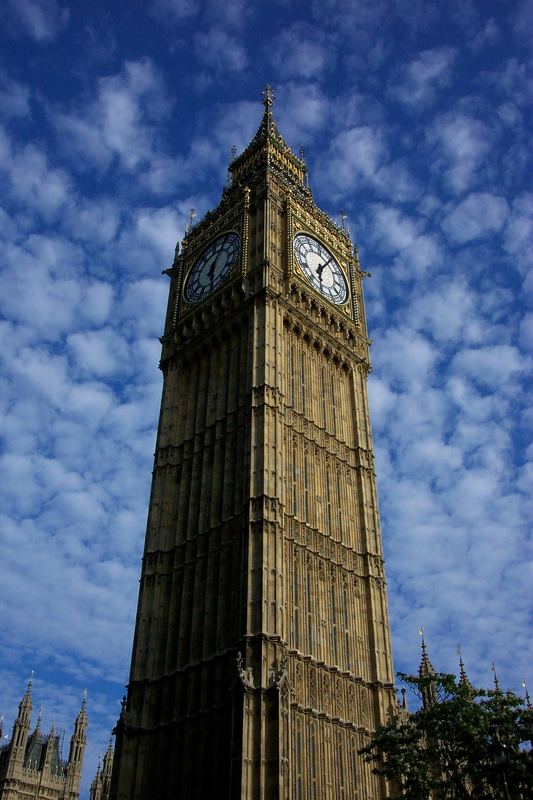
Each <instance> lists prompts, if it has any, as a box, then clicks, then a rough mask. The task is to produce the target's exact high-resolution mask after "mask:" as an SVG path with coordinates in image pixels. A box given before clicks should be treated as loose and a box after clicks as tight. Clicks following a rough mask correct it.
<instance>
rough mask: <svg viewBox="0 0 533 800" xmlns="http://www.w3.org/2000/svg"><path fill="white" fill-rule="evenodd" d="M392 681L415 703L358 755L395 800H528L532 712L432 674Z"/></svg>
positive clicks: (532, 778)
mask: <svg viewBox="0 0 533 800" xmlns="http://www.w3.org/2000/svg"><path fill="white" fill-rule="evenodd" d="M399 677H400V678H401V679H402V680H403V682H404V683H405V684H407V686H409V687H411V688H412V689H413V690H414V691H415V692H416V694H417V695H418V696H419V697H420V699H421V700H422V706H421V707H420V708H419V709H418V710H417V711H415V712H414V713H412V714H409V713H407V711H406V710H403V709H400V712H399V713H398V715H397V716H395V717H394V718H393V719H392V720H391V721H390V723H389V724H388V725H385V726H382V727H380V728H379V729H378V730H377V731H376V733H375V735H374V736H373V738H372V740H371V742H370V744H369V745H368V746H367V747H365V748H363V750H361V753H362V754H363V755H364V757H365V759H366V760H367V761H370V762H373V763H374V765H375V766H374V771H375V772H377V773H378V774H380V775H384V776H385V777H386V778H387V779H388V780H389V781H390V784H391V787H392V795H391V796H392V797H393V798H395V799H396V798H401V799H402V800H428V799H429V798H431V800H470V798H472V799H474V798H475V800H489V799H490V800H494V799H495V798H504V800H529V799H530V798H533V756H532V751H531V742H532V740H533V709H532V708H531V706H530V704H529V702H524V700H523V699H522V698H520V697H518V696H517V695H515V694H513V693H512V692H502V691H501V690H500V689H499V688H498V687H497V688H496V689H494V690H486V689H475V688H473V687H472V686H471V684H470V683H469V682H468V681H467V680H459V681H457V679H456V678H455V676H454V675H447V674H444V673H436V674H431V675H425V676H412V675H404V674H402V673H399Z"/></svg>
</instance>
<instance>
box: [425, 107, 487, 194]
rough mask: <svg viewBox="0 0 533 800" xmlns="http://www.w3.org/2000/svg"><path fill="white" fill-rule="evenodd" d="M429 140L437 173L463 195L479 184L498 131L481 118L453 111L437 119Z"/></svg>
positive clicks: (434, 169)
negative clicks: (479, 173)
mask: <svg viewBox="0 0 533 800" xmlns="http://www.w3.org/2000/svg"><path fill="white" fill-rule="evenodd" d="M427 139H428V143H429V145H430V146H431V148H432V150H433V153H434V157H435V161H434V165H433V172H434V173H435V174H436V176H437V177H438V176H439V175H442V177H443V179H444V183H445V185H447V187H449V188H450V189H451V191H452V192H454V193H460V192H464V191H467V190H468V189H469V188H471V187H472V186H473V184H476V183H477V182H478V180H479V179H478V172H479V171H480V170H481V169H482V168H483V166H484V164H485V161H486V157H487V155H488V153H489V152H490V150H491V148H492V146H493V143H494V139H495V132H494V129H493V128H489V127H488V126H487V125H486V123H485V122H484V121H482V120H480V119H476V118H475V117H471V116H468V115H467V114H465V113H463V112H461V111H450V112H445V113H444V114H441V115H439V116H438V117H437V118H436V119H435V121H434V122H433V124H432V126H431V128H430V129H429V131H428V135H427Z"/></svg>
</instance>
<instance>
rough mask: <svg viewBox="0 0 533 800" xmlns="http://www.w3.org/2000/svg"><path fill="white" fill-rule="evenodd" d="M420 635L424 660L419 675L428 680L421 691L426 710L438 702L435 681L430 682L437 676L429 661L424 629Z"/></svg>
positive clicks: (421, 661)
mask: <svg viewBox="0 0 533 800" xmlns="http://www.w3.org/2000/svg"><path fill="white" fill-rule="evenodd" d="M418 633H419V634H420V636H421V637H422V658H421V659H420V666H419V668H418V674H419V676H420V677H421V678H425V679H427V680H425V681H424V683H423V686H422V688H421V690H420V691H421V694H422V701H423V703H424V708H426V707H427V706H431V705H433V704H434V703H436V702H437V691H436V688H435V682H434V681H433V680H430V679H431V678H433V677H434V675H435V668H434V666H433V664H432V663H431V661H430V660H429V656H428V653H427V647H426V640H425V638H424V628H422V627H421V628H420V629H419V631H418Z"/></svg>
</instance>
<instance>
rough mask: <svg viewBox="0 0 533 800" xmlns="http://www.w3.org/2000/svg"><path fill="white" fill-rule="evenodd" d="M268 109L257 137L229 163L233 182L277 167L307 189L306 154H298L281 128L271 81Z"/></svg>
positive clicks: (266, 93) (265, 93)
mask: <svg viewBox="0 0 533 800" xmlns="http://www.w3.org/2000/svg"><path fill="white" fill-rule="evenodd" d="M262 95H263V105H264V107H265V111H264V114H263V118H262V119H261V122H260V125H259V128H258V129H257V133H256V134H255V136H254V138H253V139H252V141H251V142H250V144H249V145H248V147H246V149H245V150H244V152H243V153H241V155H240V156H238V157H237V158H233V159H232V161H231V163H230V165H229V172H230V174H231V176H232V177H231V182H230V183H231V184H232V185H234V184H235V182H236V181H241V182H243V183H245V184H246V183H247V182H248V181H249V180H250V178H252V179H253V178H255V176H256V175H257V174H258V173H259V172H261V171H262V170H265V169H266V171H267V172H268V171H269V170H273V171H275V172H276V173H277V174H278V176H283V179H284V180H285V181H288V182H289V183H290V184H291V185H292V186H295V187H299V189H300V190H303V189H307V187H306V184H305V180H306V177H305V176H306V170H307V168H306V164H305V161H303V159H302V158H298V156H296V155H294V153H293V152H292V150H291V148H290V147H289V146H288V145H287V144H286V142H285V141H284V140H283V137H282V136H281V134H280V132H279V131H278V128H277V125H276V121H275V119H274V114H273V112H272V107H273V105H274V92H273V90H272V87H271V86H270V84H269V83H267V85H266V88H265V89H264V91H263V92H262Z"/></svg>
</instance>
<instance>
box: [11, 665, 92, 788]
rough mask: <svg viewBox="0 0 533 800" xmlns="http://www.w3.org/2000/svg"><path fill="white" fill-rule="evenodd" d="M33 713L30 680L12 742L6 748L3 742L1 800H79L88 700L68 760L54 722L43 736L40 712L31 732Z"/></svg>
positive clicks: (73, 738)
mask: <svg viewBox="0 0 533 800" xmlns="http://www.w3.org/2000/svg"><path fill="white" fill-rule="evenodd" d="M31 710H32V681H31V680H30V681H29V683H28V687H27V689H26V692H25V694H24V697H23V698H22V700H21V701H20V704H19V711H18V715H17V718H16V720H15V722H14V724H13V734H12V736H11V740H10V741H9V742H7V744H5V745H3V746H2V744H1V743H0V800H27V799H28V798H30V797H31V798H32V800H45V798H46V800H78V798H79V791H80V780H81V768H82V762H83V754H84V752H85V745H86V733H87V710H86V700H85V698H84V699H83V703H82V707H81V710H80V712H79V714H78V716H77V719H76V723H75V726H74V733H73V735H72V739H71V744H70V754H69V758H68V761H63V758H62V752H61V744H62V732H61V731H58V730H56V728H55V726H54V724H53V723H52V725H51V727H50V731H49V733H48V734H44V733H43V732H42V730H41V714H40V713H39V716H38V718H37V723H36V725H35V728H34V730H33V731H32V732H31V733H30V726H31Z"/></svg>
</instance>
